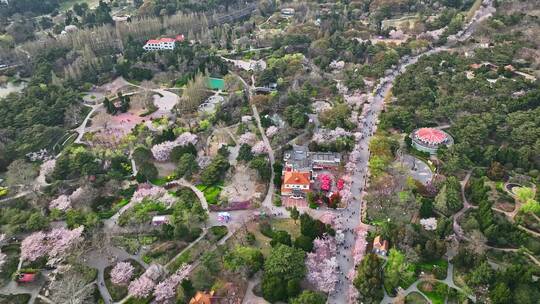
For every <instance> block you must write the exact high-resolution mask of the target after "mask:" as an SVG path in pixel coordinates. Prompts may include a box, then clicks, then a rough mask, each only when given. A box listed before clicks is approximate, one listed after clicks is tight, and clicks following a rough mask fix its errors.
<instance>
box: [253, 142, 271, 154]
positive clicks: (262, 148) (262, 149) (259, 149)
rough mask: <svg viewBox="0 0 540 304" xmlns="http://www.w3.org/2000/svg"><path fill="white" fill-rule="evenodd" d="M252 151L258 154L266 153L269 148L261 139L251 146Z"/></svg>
mask: <svg viewBox="0 0 540 304" xmlns="http://www.w3.org/2000/svg"><path fill="white" fill-rule="evenodd" d="M251 153H253V154H258V155H260V154H265V153H268V149H266V145H265V144H264V142H263V141H262V140H261V141H259V142H257V143H256V144H255V145H254V146H253V147H251Z"/></svg>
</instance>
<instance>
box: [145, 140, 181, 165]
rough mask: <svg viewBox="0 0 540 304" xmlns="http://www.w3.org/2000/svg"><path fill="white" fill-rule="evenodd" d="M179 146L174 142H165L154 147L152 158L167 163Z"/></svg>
mask: <svg viewBox="0 0 540 304" xmlns="http://www.w3.org/2000/svg"><path fill="white" fill-rule="evenodd" d="M176 146H178V145H177V144H176V142H174V141H165V142H162V143H160V144H157V145H154V146H153V147H152V149H151V150H152V156H154V158H155V159H156V160H157V161H167V160H168V159H169V156H170V154H171V151H172V150H173V149H174V147H176Z"/></svg>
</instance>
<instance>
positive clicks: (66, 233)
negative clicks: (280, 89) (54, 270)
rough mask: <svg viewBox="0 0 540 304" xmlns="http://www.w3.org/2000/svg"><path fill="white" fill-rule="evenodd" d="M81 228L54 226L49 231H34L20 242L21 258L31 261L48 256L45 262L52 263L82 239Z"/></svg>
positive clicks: (60, 258) (61, 257)
mask: <svg viewBox="0 0 540 304" xmlns="http://www.w3.org/2000/svg"><path fill="white" fill-rule="evenodd" d="M83 230H84V226H80V227H78V228H75V229H73V230H69V229H67V228H55V229H53V230H51V231H50V232H49V233H45V232H42V231H38V232H34V233H32V234H31V235H29V236H27V237H26V238H25V239H24V240H23V241H22V243H21V259H22V260H26V261H30V262H32V261H35V260H37V259H38V258H40V257H43V256H48V257H49V259H48V261H47V264H49V265H54V264H56V263H58V262H59V261H61V260H62V259H63V258H64V257H65V256H67V255H68V254H69V253H70V251H71V250H72V249H73V247H74V246H75V245H77V244H79V243H80V242H81V241H82V232H83Z"/></svg>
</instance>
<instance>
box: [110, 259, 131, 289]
mask: <svg viewBox="0 0 540 304" xmlns="http://www.w3.org/2000/svg"><path fill="white" fill-rule="evenodd" d="M134 270H135V268H134V267H133V266H132V265H131V264H130V263H129V262H120V263H118V264H116V266H114V268H113V269H111V282H112V283H113V284H116V285H126V284H127V283H128V282H129V280H131V277H132V276H133V271H134Z"/></svg>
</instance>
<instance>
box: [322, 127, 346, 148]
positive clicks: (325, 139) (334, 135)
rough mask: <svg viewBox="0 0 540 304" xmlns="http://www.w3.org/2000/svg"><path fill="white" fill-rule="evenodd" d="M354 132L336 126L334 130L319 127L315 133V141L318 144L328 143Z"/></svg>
mask: <svg viewBox="0 0 540 304" xmlns="http://www.w3.org/2000/svg"><path fill="white" fill-rule="evenodd" d="M352 135H353V134H352V133H351V132H349V131H347V130H345V129H343V128H335V129H334V130H329V129H322V128H321V129H319V130H318V131H317V132H316V133H315V134H313V141H314V142H316V143H318V144H326V143H331V142H334V141H336V139H338V138H341V137H349V136H352Z"/></svg>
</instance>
